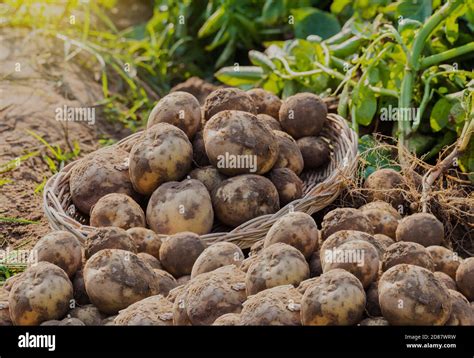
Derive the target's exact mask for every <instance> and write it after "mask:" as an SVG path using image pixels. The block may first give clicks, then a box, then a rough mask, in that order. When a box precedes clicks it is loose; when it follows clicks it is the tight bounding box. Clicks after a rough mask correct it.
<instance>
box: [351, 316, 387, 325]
mask: <svg viewBox="0 0 474 358" xmlns="http://www.w3.org/2000/svg"><path fill="white" fill-rule="evenodd" d="M358 326H390V324H389V323H388V321H387V320H386V319H385V318H383V317H372V318H366V319H363V320H362V321H360V322H359V324H358Z"/></svg>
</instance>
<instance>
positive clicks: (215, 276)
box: [185, 265, 247, 325]
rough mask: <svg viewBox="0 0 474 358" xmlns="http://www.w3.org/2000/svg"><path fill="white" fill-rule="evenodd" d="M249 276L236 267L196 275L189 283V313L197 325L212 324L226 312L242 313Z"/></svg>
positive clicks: (186, 301)
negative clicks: (247, 277) (246, 281)
mask: <svg viewBox="0 0 474 358" xmlns="http://www.w3.org/2000/svg"><path fill="white" fill-rule="evenodd" d="M244 281H245V274H244V273H243V272H242V271H240V270H239V269H238V268H237V267H236V266H235V265H230V266H224V267H220V268H218V269H217V270H214V271H211V272H206V273H203V274H201V275H198V276H196V278H195V279H193V280H191V281H190V282H189V284H188V288H187V294H186V299H185V305H186V312H187V315H188V317H189V320H190V321H191V323H192V324H193V325H210V324H212V323H213V322H214V321H215V320H216V319H217V318H218V317H220V316H222V315H223V314H225V313H240V311H241V310H242V303H243V302H244V301H245V299H246V298H247V297H246V294H245V284H244Z"/></svg>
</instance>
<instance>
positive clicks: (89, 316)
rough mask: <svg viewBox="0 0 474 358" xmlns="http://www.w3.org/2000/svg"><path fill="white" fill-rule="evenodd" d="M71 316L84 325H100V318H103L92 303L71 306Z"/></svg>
mask: <svg viewBox="0 0 474 358" xmlns="http://www.w3.org/2000/svg"><path fill="white" fill-rule="evenodd" d="M69 315H70V316H71V317H72V318H77V319H79V320H80V321H81V322H83V323H84V324H85V325H86V326H100V325H101V323H102V320H103V319H104V318H105V317H104V315H103V314H102V313H100V311H99V309H98V308H97V307H96V306H94V305H85V306H81V307H76V308H73V309H72V310H71V311H69Z"/></svg>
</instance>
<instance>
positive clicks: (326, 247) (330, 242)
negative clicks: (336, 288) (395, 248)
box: [319, 230, 385, 267]
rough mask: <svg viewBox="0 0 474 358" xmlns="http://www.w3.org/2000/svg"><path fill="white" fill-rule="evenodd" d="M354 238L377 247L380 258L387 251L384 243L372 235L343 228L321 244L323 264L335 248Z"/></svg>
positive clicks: (322, 264)
mask: <svg viewBox="0 0 474 358" xmlns="http://www.w3.org/2000/svg"><path fill="white" fill-rule="evenodd" d="M354 240H362V241H366V242H368V243H369V244H372V245H373V246H374V247H375V248H376V249H377V253H378V254H379V258H381V257H382V255H383V254H384V252H385V248H384V246H382V244H380V243H379V242H378V241H377V240H376V239H375V238H374V237H373V236H372V235H369V234H367V233H365V232H362V231H355V230H341V231H337V232H335V233H334V234H332V235H331V236H329V237H328V238H327V240H326V241H324V242H323V244H322V245H321V250H320V253H319V254H320V255H319V256H320V260H321V266H322V267H324V265H325V260H326V256H329V257H332V255H333V253H334V249H335V248H337V247H338V246H340V245H341V244H343V243H345V242H348V241H354Z"/></svg>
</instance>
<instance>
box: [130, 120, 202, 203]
mask: <svg viewBox="0 0 474 358" xmlns="http://www.w3.org/2000/svg"><path fill="white" fill-rule="evenodd" d="M192 159H193V147H192V145H191V142H190V141H189V139H188V137H187V136H186V134H185V133H184V132H183V131H182V130H181V129H179V128H177V127H175V126H173V125H171V124H168V123H158V124H156V125H154V126H153V127H151V128H149V129H147V130H146V132H145V134H144V136H143V138H142V140H141V141H139V142H137V143H136V144H135V145H134V146H133V148H132V151H131V152H130V168H129V171H130V179H131V180H132V184H133V188H134V189H135V190H136V191H137V192H139V193H141V194H145V195H150V194H151V193H153V191H155V189H156V188H158V187H159V186H160V185H161V184H162V183H164V182H167V181H172V180H181V179H182V178H183V177H184V176H185V175H186V174H187V173H188V172H189V169H190V168H191V163H192Z"/></svg>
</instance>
